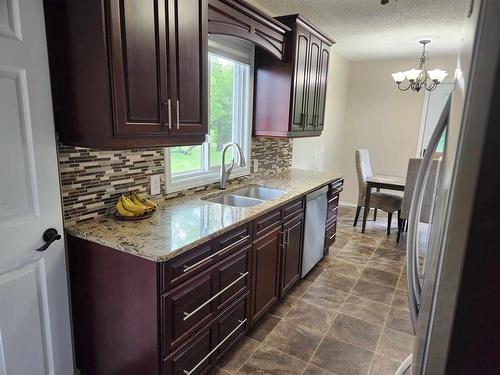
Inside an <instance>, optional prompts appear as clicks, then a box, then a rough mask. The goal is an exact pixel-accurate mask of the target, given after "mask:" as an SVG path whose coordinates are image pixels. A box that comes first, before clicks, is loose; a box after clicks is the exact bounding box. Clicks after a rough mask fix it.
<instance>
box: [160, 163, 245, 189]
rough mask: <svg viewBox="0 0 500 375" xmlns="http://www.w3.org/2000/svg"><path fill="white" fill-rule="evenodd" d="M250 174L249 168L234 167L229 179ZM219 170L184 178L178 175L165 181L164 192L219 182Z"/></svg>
mask: <svg viewBox="0 0 500 375" xmlns="http://www.w3.org/2000/svg"><path fill="white" fill-rule="evenodd" d="M249 175H250V168H249V167H245V168H238V169H234V170H233V172H232V173H231V175H230V176H229V181H231V180H233V179H235V178H239V177H244V176H249ZM219 178H220V177H219V170H217V171H210V172H206V173H203V174H197V175H194V176H186V177H185V178H182V177H178V178H177V179H176V181H170V182H169V181H167V184H166V186H165V194H172V193H177V192H179V191H183V190H188V189H194V188H197V187H202V186H205V185H210V184H213V183H216V182H219Z"/></svg>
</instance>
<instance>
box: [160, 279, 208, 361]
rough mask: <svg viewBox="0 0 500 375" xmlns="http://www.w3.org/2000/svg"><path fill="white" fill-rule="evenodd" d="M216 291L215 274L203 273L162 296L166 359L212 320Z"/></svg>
mask: <svg viewBox="0 0 500 375" xmlns="http://www.w3.org/2000/svg"><path fill="white" fill-rule="evenodd" d="M215 287H216V286H215V283H214V281H213V274H212V273H211V272H204V273H203V274H201V275H199V276H197V277H196V278H194V279H193V280H190V281H188V282H186V283H184V284H182V285H179V286H178V287H177V288H175V289H173V290H171V291H170V292H169V293H168V294H165V295H163V296H161V298H160V303H161V305H160V308H161V316H160V319H161V325H162V340H161V348H162V354H163V355H165V354H167V353H168V352H170V350H172V349H173V348H174V347H176V346H177V345H179V344H180V343H181V342H182V341H183V340H185V339H186V338H187V337H188V336H190V335H191V334H192V333H193V332H195V330H197V329H199V328H200V327H202V326H203V325H204V324H206V323H208V321H209V320H210V319H212V318H213V316H214V312H213V308H212V306H211V304H210V298H211V297H212V296H213V295H214V294H216V293H217V292H216V291H215ZM207 301H209V302H208V303H206V302H207ZM187 314H190V315H189V316H187Z"/></svg>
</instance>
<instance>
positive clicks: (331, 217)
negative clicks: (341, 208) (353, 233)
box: [326, 205, 338, 227]
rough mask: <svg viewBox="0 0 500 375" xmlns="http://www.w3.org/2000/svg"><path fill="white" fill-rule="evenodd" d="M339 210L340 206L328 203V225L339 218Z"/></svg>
mask: <svg viewBox="0 0 500 375" xmlns="http://www.w3.org/2000/svg"><path fill="white" fill-rule="evenodd" d="M337 210H338V206H335V207H332V206H331V205H328V208H327V211H326V226H327V227H328V226H331V225H332V224H333V222H334V221H336V220H337Z"/></svg>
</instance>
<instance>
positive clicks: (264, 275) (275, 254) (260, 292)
mask: <svg viewBox="0 0 500 375" xmlns="http://www.w3.org/2000/svg"><path fill="white" fill-rule="evenodd" d="M280 254H281V227H277V228H275V229H273V230H272V231H270V232H269V233H267V234H264V235H263V236H262V237H260V238H258V239H257V240H255V241H254V244H253V255H252V269H253V272H252V273H253V276H252V318H251V323H252V324H253V323H255V322H256V321H257V320H258V319H259V318H260V317H261V316H262V315H264V314H265V313H266V312H267V310H269V309H270V308H271V306H272V305H274V303H275V302H276V301H277V300H278V297H279V270H280Z"/></svg>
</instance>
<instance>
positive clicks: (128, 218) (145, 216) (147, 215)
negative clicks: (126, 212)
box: [113, 211, 155, 220]
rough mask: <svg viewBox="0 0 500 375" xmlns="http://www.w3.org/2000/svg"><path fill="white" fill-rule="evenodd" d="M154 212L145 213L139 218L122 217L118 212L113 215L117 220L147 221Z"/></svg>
mask: <svg viewBox="0 0 500 375" xmlns="http://www.w3.org/2000/svg"><path fill="white" fill-rule="evenodd" d="M154 213H155V211H151V212H146V213H145V214H144V215H139V216H123V215H121V214H120V213H119V212H118V211H115V213H114V214H113V215H114V216H115V217H116V218H117V219H118V220H142V219H147V218H148V217H151V216H152V215H153V214H154Z"/></svg>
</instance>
